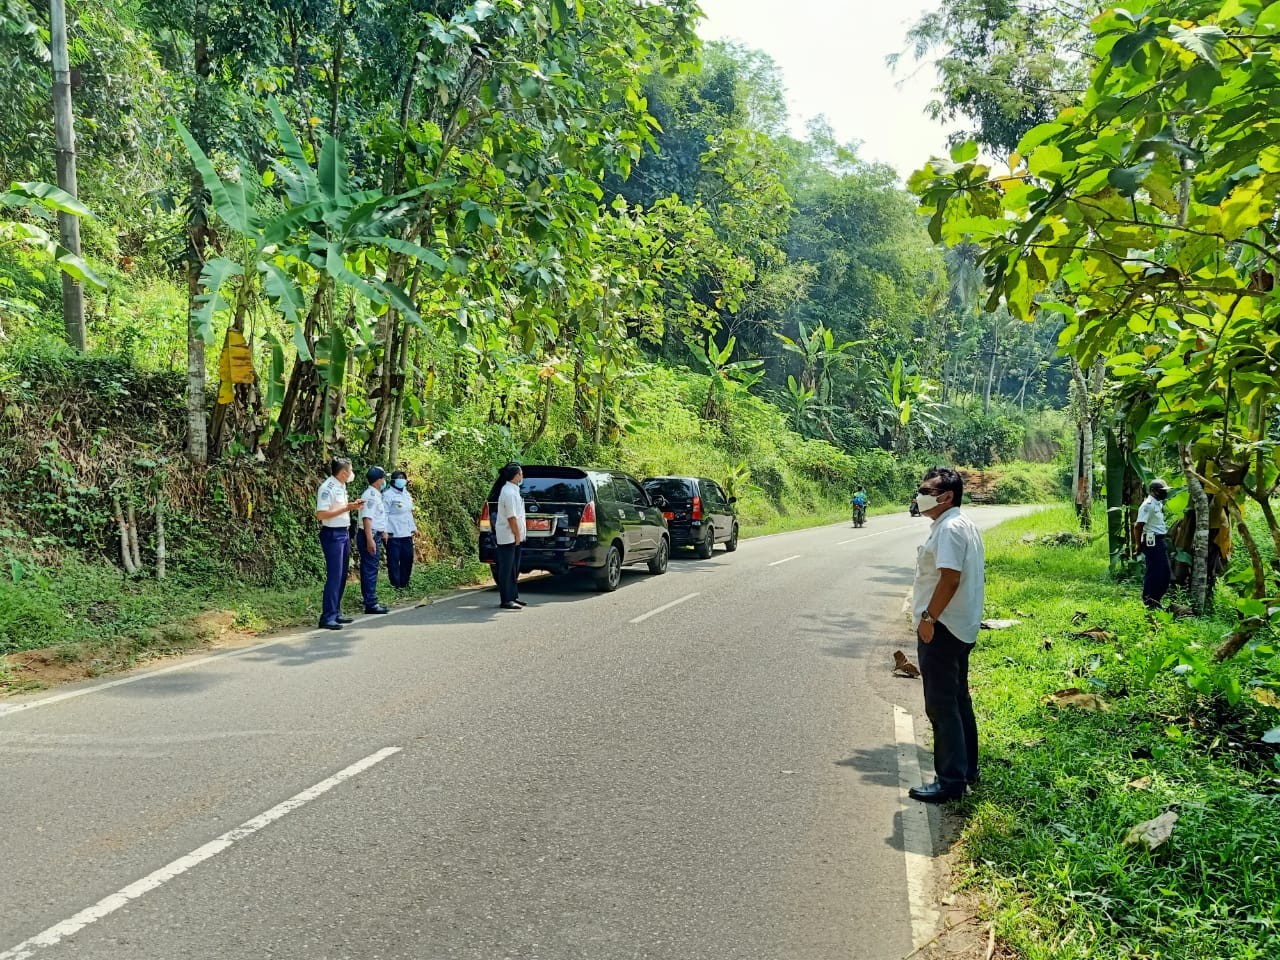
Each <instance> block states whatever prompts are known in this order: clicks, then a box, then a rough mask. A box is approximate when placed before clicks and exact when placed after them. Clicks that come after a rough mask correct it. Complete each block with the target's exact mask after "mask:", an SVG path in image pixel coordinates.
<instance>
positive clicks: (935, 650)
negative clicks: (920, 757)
mask: <svg viewBox="0 0 1280 960" xmlns="http://www.w3.org/2000/svg"><path fill="white" fill-rule="evenodd" d="M972 652H973V644H971V643H965V642H964V641H963V640H961V639H960V638H959V637H957V636H956V635H955V634H954V633H952V632H951V631H950V630H948V629H947V628H946V627H944V626H943V625H942V624H941V623H936V624H934V627H933V642H932V643H925V642H924V641H923V640H917V643H916V654H917V656H918V657H919V659H920V676H921V678H922V679H923V681H924V712H925V713H927V714H928V715H929V722H930V723H932V724H933V769H934V770H935V771H936V772H937V774H938V783H939V784H941V785H942V787H943V789H945V790H948V791H954V792H956V793H963V792H964V788H965V784H966V783H972V782H974V781H975V780H977V779H978V721H977V720H976V719H975V718H974V716H973V701H972V700H971V699H970V698H969V655H970V654H971V653H972Z"/></svg>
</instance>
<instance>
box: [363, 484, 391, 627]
mask: <svg viewBox="0 0 1280 960" xmlns="http://www.w3.org/2000/svg"><path fill="white" fill-rule="evenodd" d="M365 476H366V478H367V479H368V480H369V486H368V487H366V488H365V491H364V493H363V494H361V499H362V500H363V501H364V506H362V507H361V508H360V529H359V530H358V531H357V532H356V549H357V550H358V551H359V552H360V593H361V596H362V597H363V599H364V612H365V613H387V612H388V610H387V608H386V607H384V606H383V605H382V604H380V603H379V602H378V561H379V559H380V558H381V556H382V549H383V546H384V545H385V544H386V541H387V508H386V505H385V504H384V503H383V502H382V488H383V487H384V486H386V483H387V472H386V471H385V470H383V469H382V468H381V467H370V468H369V472H368V473H367V474H365Z"/></svg>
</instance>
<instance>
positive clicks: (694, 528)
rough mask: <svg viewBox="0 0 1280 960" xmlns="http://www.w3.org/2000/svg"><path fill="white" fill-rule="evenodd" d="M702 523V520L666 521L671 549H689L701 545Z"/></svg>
mask: <svg viewBox="0 0 1280 960" xmlns="http://www.w3.org/2000/svg"><path fill="white" fill-rule="evenodd" d="M703 525H704V522H703V521H702V520H668V521H667V529H668V530H669V531H670V532H671V545H672V546H673V547H691V546H693V545H694V544H697V543H701V542H702V537H703V532H702V528H703Z"/></svg>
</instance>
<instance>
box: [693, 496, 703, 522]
mask: <svg viewBox="0 0 1280 960" xmlns="http://www.w3.org/2000/svg"><path fill="white" fill-rule="evenodd" d="M692 517H693V519H694V520H701V519H702V498H701V497H694V498H693V514H692Z"/></svg>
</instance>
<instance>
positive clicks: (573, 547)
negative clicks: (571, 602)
mask: <svg viewBox="0 0 1280 960" xmlns="http://www.w3.org/2000/svg"><path fill="white" fill-rule="evenodd" d="M501 488H502V481H501V480H499V481H498V482H497V483H495V484H494V485H493V489H492V490H490V491H489V499H488V500H487V501H486V502H485V505H484V511H483V512H482V513H481V514H480V560H481V561H482V562H483V563H487V564H489V565H490V567H491V568H493V570H494V576H495V579H496V577H497V566H496V564H497V562H498V555H497V549H496V547H497V544H496V541H495V540H494V537H493V522H492V518H494V517H496V516H497V514H498V494H499V492H500V491H501ZM520 494H521V496H523V497H524V506H525V528H526V532H527V534H528V538H527V539H526V540H525V542H524V549H523V550H521V551H520V572H521V573H529V572H530V571H532V570H547V571H550V572H551V573H553V574H562V573H568V572H569V571H570V570H587V571H589V572H591V573H592V574H593V575H594V577H595V582H596V587H597V588H599V589H600V590H606V591H608V590H617V589H618V583H619V581H620V580H621V579H622V568H623V567H625V566H629V565H630V564H633V563H648V564H649V572H650V573H656V574H661V573H666V572H667V561H668V560H669V559H670V558H671V535H670V534H669V533H668V531H667V523H666V521H665V520H664V519H663V516H662V510H663V508H664V507H665V505H666V504H665V501H661V500H660V501H658V502H656V503H655V502H654V501H653V500H651V499H650V497H649V495H648V494H646V493H645V492H644V488H643V487H641V486H640V484H639V483H637V482H636V481H635V479H634V478H633V477H630V476H628V475H627V474H625V473H615V472H612V471H609V470H587V469H581V468H579V467H544V466H526V467H525V468H524V482H523V483H522V484H520Z"/></svg>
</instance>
